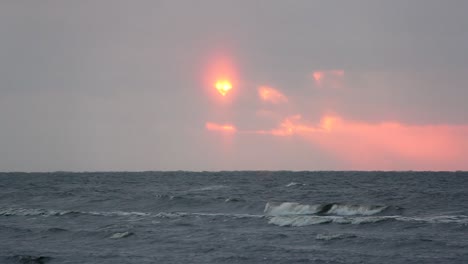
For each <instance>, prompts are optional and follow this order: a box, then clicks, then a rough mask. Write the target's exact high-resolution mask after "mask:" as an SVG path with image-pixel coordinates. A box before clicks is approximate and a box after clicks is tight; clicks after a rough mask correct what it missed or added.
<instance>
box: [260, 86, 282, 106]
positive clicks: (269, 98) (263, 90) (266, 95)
mask: <svg viewBox="0 0 468 264" xmlns="http://www.w3.org/2000/svg"><path fill="white" fill-rule="evenodd" d="M258 95H259V97H260V99H261V100H262V101H264V102H269V103H273V104H280V103H286V102H288V98H287V97H286V96H285V95H284V94H282V93H281V92H280V91H278V90H276V89H274V88H271V87H268V86H260V87H258Z"/></svg>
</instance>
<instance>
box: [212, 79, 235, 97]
mask: <svg viewBox="0 0 468 264" xmlns="http://www.w3.org/2000/svg"><path fill="white" fill-rule="evenodd" d="M215 88H216V90H218V92H219V93H220V94H221V95H222V96H226V94H227V93H228V92H229V91H230V90H231V89H232V84H231V82H229V81H227V80H221V81H217V82H216V84H215Z"/></svg>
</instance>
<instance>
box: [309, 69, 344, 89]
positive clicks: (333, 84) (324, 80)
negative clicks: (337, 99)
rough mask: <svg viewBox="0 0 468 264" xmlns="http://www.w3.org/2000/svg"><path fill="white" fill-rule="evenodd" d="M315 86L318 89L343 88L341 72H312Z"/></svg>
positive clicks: (342, 74) (342, 73)
mask: <svg viewBox="0 0 468 264" xmlns="http://www.w3.org/2000/svg"><path fill="white" fill-rule="evenodd" d="M312 77H313V78H314V82H315V85H316V86H317V87H320V88H327V87H330V88H341V87H343V78H344V71H343V70H329V71H314V72H313V73H312Z"/></svg>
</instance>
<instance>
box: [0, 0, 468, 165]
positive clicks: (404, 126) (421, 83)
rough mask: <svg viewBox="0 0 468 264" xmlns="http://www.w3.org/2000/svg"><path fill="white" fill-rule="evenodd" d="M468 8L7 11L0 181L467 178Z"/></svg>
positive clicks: (174, 4) (239, 4)
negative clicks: (47, 174)
mask: <svg viewBox="0 0 468 264" xmlns="http://www.w3.org/2000/svg"><path fill="white" fill-rule="evenodd" d="M466 10H468V1H464V0H447V1H439V0H413V1H404V0H395V1H386V0H356V1H347V0H341V1H338V0H323V1H319V0H317V1H314V0H295V1H280V0H277V1H276V0H231V1H227V0H197V1H190V0H167V1H164V0H159V1H153V0H151V1H150V0H148V1H145V0H135V1H119V0H103V1H91V0H82V1H60V0H55V1H51V0H43V1H27V0H6V1H1V2H0V39H1V41H0V171H62V170H64V171H120V170H125V171H145V170H195V171H201V170H209V171H217V170H468V103H467V99H468V50H467V48H466V47H468V30H466V29H467V28H468V17H467V16H466Z"/></svg>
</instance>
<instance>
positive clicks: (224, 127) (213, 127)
mask: <svg viewBox="0 0 468 264" xmlns="http://www.w3.org/2000/svg"><path fill="white" fill-rule="evenodd" d="M205 128H206V129H207V130H210V131H221V132H229V133H234V132H236V131H237V129H236V127H235V126H233V125H231V124H217V123H212V122H206V123H205Z"/></svg>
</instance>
